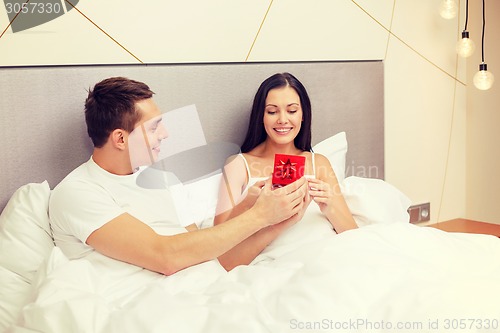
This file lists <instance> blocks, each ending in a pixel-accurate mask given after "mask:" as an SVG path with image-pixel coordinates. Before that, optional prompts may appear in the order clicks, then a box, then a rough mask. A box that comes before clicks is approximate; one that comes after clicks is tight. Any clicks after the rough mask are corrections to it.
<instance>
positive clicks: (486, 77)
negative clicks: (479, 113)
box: [472, 62, 495, 90]
mask: <svg viewBox="0 0 500 333" xmlns="http://www.w3.org/2000/svg"><path fill="white" fill-rule="evenodd" d="M472 82H474V85H475V86H476V88H477V89H479V90H488V89H490V88H491V86H492V85H493V82H495V76H494V75H493V74H492V73H490V72H488V66H486V64H485V63H484V62H483V63H481V64H479V72H477V73H476V74H474V77H473V78H472Z"/></svg>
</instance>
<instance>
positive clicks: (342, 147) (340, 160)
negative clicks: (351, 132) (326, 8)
mask: <svg viewBox="0 0 500 333" xmlns="http://www.w3.org/2000/svg"><path fill="white" fill-rule="evenodd" d="M313 151H314V152H315V153H318V154H321V155H325V157H326V158H327V159H328V161H330V164H331V165H332V168H333V171H335V175H336V176H337V180H338V181H339V183H342V182H343V181H344V178H345V168H346V162H345V161H346V154H347V139H346V134H345V132H340V133H337V134H335V135H333V136H331V137H329V138H327V139H325V140H323V141H321V142H319V143H317V144H316V145H314V147H313Z"/></svg>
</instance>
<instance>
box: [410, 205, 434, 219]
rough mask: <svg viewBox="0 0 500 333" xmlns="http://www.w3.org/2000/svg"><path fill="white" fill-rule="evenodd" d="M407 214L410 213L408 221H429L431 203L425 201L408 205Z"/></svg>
mask: <svg viewBox="0 0 500 333" xmlns="http://www.w3.org/2000/svg"><path fill="white" fill-rule="evenodd" d="M408 214H410V223H419V222H425V221H429V220H430V219H431V204H430V202H426V203H423V204H419V205H413V206H410V208H408Z"/></svg>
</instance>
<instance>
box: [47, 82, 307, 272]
mask: <svg viewBox="0 0 500 333" xmlns="http://www.w3.org/2000/svg"><path fill="white" fill-rule="evenodd" d="M152 96H153V92H152V91H151V90H150V89H149V87H148V86H147V85H146V84H144V83H142V82H137V81H134V80H130V79H127V78H122V77H115V78H109V79H106V80H103V81H101V82H99V83H98V84H96V85H95V87H94V88H93V89H91V90H90V91H89V94H88V97H87V100H86V102H85V120H86V123H87V132H88V134H89V136H90V138H91V139H92V142H93V144H94V150H93V154H92V156H91V158H90V159H89V161H87V162H86V163H84V164H82V165H81V166H80V167H78V168H77V169H75V170H74V171H73V172H71V173H70V174H69V175H68V176H67V177H66V178H65V179H63V181H61V183H60V184H59V185H57V186H56V188H55V189H54V190H53V191H52V194H51V199H50V204H49V215H50V219H51V226H52V231H53V234H54V240H55V242H56V245H58V246H59V247H60V248H61V250H62V251H63V252H64V253H65V254H66V255H67V256H68V257H69V258H71V259H73V258H81V257H84V256H86V255H87V254H89V253H90V252H92V251H94V250H95V251H98V252H100V253H102V254H104V255H106V256H109V257H111V258H114V259H117V260H121V261H124V262H128V263H131V264H134V265H137V266H140V267H144V268H146V269H149V270H152V271H156V272H159V273H163V274H165V275H170V274H173V273H175V272H177V271H179V270H182V269H184V268H186V267H189V266H192V265H196V264H199V263H202V262H205V261H208V260H212V259H215V258H217V257H219V256H220V255H222V254H224V253H225V252H226V251H228V250H229V249H231V248H232V247H234V246H236V245H237V244H239V243H240V242H241V241H243V240H245V239H246V238H248V237H250V236H251V235H253V234H255V233H256V232H258V231H259V230H262V229H264V228H269V229H267V230H272V232H270V233H269V232H268V234H271V235H272V236H271V238H270V239H269V242H271V241H272V239H274V238H276V237H277V236H278V235H279V234H280V232H281V231H282V230H284V229H285V228H286V227H288V226H290V225H291V224H293V223H295V222H297V221H298V220H300V218H301V217H302V214H303V208H304V198H305V194H306V192H307V191H306V187H307V184H306V182H305V180H304V179H301V180H299V181H296V182H295V183H293V184H291V185H289V186H287V187H284V188H280V189H277V190H274V191H271V184H270V181H269V182H268V183H266V184H265V186H264V188H263V189H262V191H261V193H260V195H259V197H258V198H257V200H256V202H255V204H254V205H253V206H252V207H251V208H249V209H248V210H247V211H246V212H245V213H243V214H241V215H239V216H238V217H235V218H233V219H231V220H229V221H227V222H226V223H223V224H221V225H217V226H215V227H212V228H206V229H200V230H194V228H193V230H191V229H190V232H187V230H186V228H182V227H181V226H180V224H179V222H178V219H177V215H176V212H175V206H174V205H173V203H172V198H171V197H170V194H169V192H168V190H151V189H144V188H141V187H139V186H137V183H136V177H137V175H136V173H135V172H134V171H136V170H137V169H138V167H140V166H144V165H148V164H151V163H152V162H154V161H155V159H156V158H157V157H158V153H159V147H160V142H161V141H162V140H163V139H165V138H166V137H167V136H168V134H167V132H166V129H165V127H164V126H163V124H162V118H161V112H160V110H159V109H158V107H157V106H156V104H155V102H154V101H153V99H152ZM141 152H146V153H145V154H144V153H143V154H141Z"/></svg>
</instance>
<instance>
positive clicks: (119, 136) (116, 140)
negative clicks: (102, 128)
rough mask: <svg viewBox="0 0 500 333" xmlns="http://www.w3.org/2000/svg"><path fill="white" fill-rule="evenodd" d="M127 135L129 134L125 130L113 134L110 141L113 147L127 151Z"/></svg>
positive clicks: (117, 130) (119, 129)
mask: <svg viewBox="0 0 500 333" xmlns="http://www.w3.org/2000/svg"><path fill="white" fill-rule="evenodd" d="M127 135H128V133H127V132H126V131H125V130H123V129H121V128H118V129H115V130H114V131H113V132H111V134H110V135H109V140H110V142H111V144H112V145H113V147H115V148H117V149H119V150H125V149H126V148H127Z"/></svg>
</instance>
